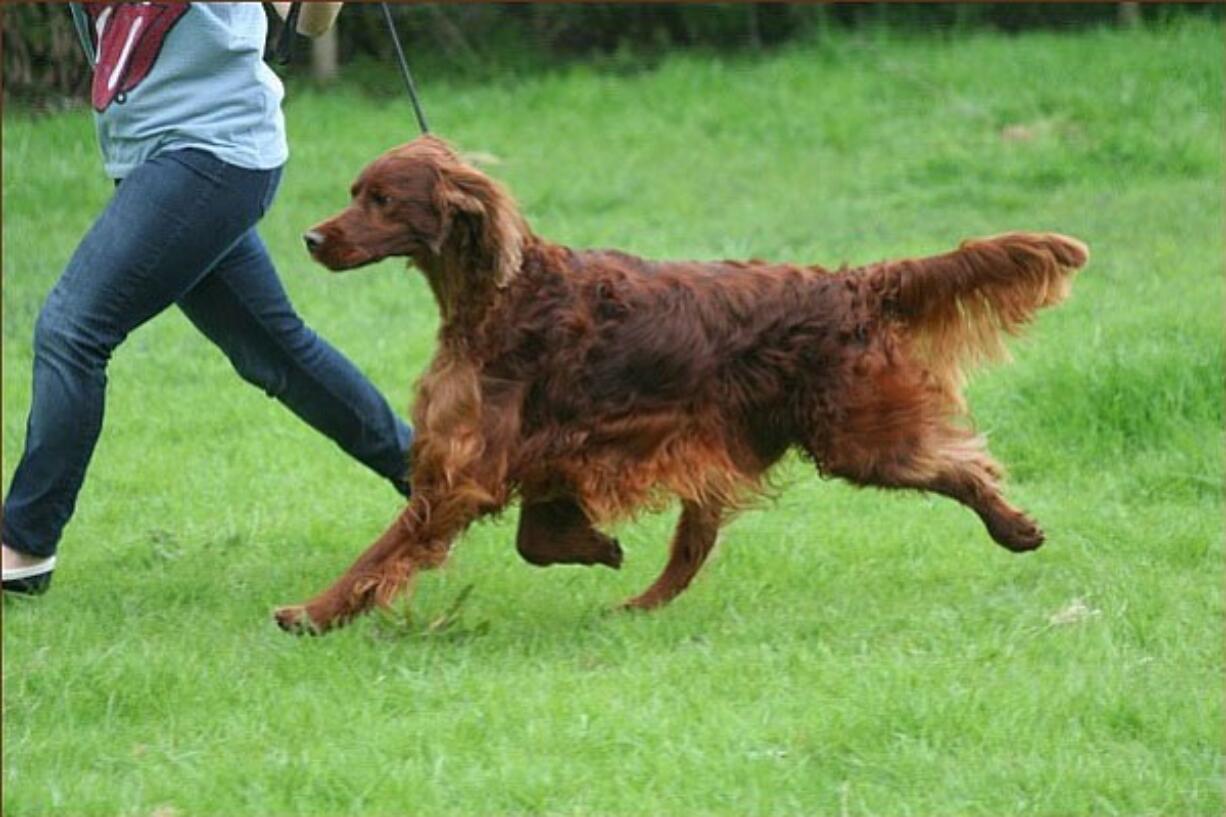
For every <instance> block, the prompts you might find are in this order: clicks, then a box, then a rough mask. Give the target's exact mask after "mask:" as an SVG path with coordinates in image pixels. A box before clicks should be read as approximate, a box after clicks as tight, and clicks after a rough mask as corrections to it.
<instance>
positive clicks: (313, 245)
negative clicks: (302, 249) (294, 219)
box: [302, 230, 324, 255]
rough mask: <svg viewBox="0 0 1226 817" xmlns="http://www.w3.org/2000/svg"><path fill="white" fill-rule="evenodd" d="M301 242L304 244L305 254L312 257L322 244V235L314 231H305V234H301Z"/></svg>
mask: <svg viewBox="0 0 1226 817" xmlns="http://www.w3.org/2000/svg"><path fill="white" fill-rule="evenodd" d="M302 240H303V242H304V243H305V244H306V248H307V252H309V253H311V254H312V255H314V254H315V251H316V250H318V249H319V247H320V245H321V244H323V243H324V237H323V234H322V233H319V232H316V231H315V230H307V231H306V232H305V233H303V234H302Z"/></svg>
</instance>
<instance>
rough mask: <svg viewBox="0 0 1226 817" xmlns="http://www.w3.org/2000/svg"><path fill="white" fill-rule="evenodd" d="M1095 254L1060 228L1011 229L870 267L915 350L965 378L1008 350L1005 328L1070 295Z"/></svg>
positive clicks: (874, 284) (883, 305)
mask: <svg viewBox="0 0 1226 817" xmlns="http://www.w3.org/2000/svg"><path fill="white" fill-rule="evenodd" d="M1089 257H1090V251H1089V249H1088V248H1087V247H1086V245H1085V244H1083V243H1082V242H1080V241H1078V240H1077V239H1075V238H1070V237H1068V236H1064V235H1059V234H1058V233H1006V234H1004V235H998V236H994V237H992V238H980V239H972V240H969V241H964V242H962V245H961V246H960V247H959V248H958V249H957V250H955V251H954V252H951V253H946V254H944V255H936V256H932V257H931V258H921V259H918V260H908V261H891V262H886V263H882V264H876V265H874V266H873V267H872V268H870V269H869V270H866V272H867V273H868V274H869V276H871V278H870V280H871V288H872V289H873V290H874V291H876V292H877V293H879V295H880V298H881V300H880V309H881V310H882V312H883V314H884V315H885V316H886V317H888V318H890V319H893V320H896V321H898V322H899V323H901V324H902V325H903V326H904V327H905V329H906V333H907V334H908V335H909V336H910V337H911V339H912V341H913V348H914V350H915V351H916V352H917V353H918V354H920V355H921V356H922V357H923V358H924V359H925V361H926V362H927V363H928V364H929V365H930V366H931V367H932V368H933V369H934V370H935V371H937V372H939V373H942V374H944V375H945V376H948V377H951V378H953V379H954V380H961V378H962V372H963V370H964V368H965V367H969V366H973V365H975V364H976V363H979V362H981V361H983V360H985V359H993V358H1005V357H1007V351H1006V349H1005V346H1004V339H1005V336H1006V335H1017V334H1019V333H1020V332H1021V330H1022V327H1024V326H1025V325H1026V324H1027V323H1028V322H1029V321H1030V319H1031V318H1032V317H1033V316H1034V313H1035V312H1036V311H1038V310H1039V309H1041V308H1043V307H1045V306H1052V305H1054V304H1058V303H1060V302H1061V301H1062V300H1064V298H1065V297H1066V296H1067V295H1068V292H1069V284H1070V281H1071V279H1072V276H1073V274H1074V273H1075V272H1076V271H1077V270H1078V269H1080V268H1081V267H1083V266H1085V263H1086V261H1088V260H1089Z"/></svg>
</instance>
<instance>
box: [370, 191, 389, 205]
mask: <svg viewBox="0 0 1226 817" xmlns="http://www.w3.org/2000/svg"><path fill="white" fill-rule="evenodd" d="M370 200H371V201H372V202H373V203H374V205H375V207H384V206H386V205H387V203H388V202H389V201H391V199H389V198H388V197H387V196H385V195H383V194H382V193H371V194H370Z"/></svg>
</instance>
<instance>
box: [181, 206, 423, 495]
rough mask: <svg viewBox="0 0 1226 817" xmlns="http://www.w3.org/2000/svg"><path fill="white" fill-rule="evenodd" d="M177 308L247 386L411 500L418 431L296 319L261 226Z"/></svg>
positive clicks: (250, 231)
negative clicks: (255, 388) (410, 459)
mask: <svg viewBox="0 0 1226 817" xmlns="http://www.w3.org/2000/svg"><path fill="white" fill-rule="evenodd" d="M179 307H180V308H181V309H182V310H183V312H184V314H186V315H187V317H188V318H189V319H190V320H191V322H192V323H193V324H195V325H196V327H197V328H198V329H199V330H200V331H201V332H202V333H204V335H205V336H207V337H208V338H209V339H210V340H212V341H213V342H214V343H215V344H217V345H218V346H219V347H220V348H221V350H222V351H223V352H225V354H226V356H227V357H228V358H229V359H230V362H231V363H232V364H233V365H234V368H235V370H237V371H238V373H239V374H240V375H241V376H242V377H243V379H244V380H247V381H248V382H250V383H252V384H254V385H256V386H259V387H260V388H261V389H263V390H264V391H265V392H266V393H267V394H268V395H269V396H270V397H275V398H276V399H278V400H280V401H281V402H282V403H283V404H284V405H285V406H286V407H288V408H289V409H290V410H291V411H293V412H294V413H295V414H296V415H298V416H299V417H301V418H302V419H303V420H304V421H306V422H307V423H309V424H310V425H311V426H313V427H314V428H315V429H317V430H318V431H319V432H321V433H322V434H324V435H326V436H327V437H329V438H331V439H332V440H333V441H334V442H335V443H336V444H337V445H339V446H340V447H341V448H342V449H343V450H344V451H346V452H347V453H348V454H349V455H350V456H352V457H354V458H355V459H356V460H358V461H359V462H361V463H363V464H365V465H366V466H367V467H369V468H370V469H371V470H373V471H375V472H376V473H378V474H380V475H382V476H383V477H385V478H387V479H388V480H390V481H391V482H392V484H393V485H394V486H395V488H396V490H398V491H399V492H400V493H401V494H405V495H407V494H408V490H409V483H408V457H409V444H410V442H411V440H412V432H411V431H410V430H409V427H408V426H407V425H405V423H404V422H402V421H401V420H400V419H399V418H398V417H397V416H396V414H395V413H394V412H393V411H392V409H391V407H390V406H388V404H387V401H386V400H385V399H384V398H383V395H381V394H380V393H379V391H378V390H377V389H375V387H374V386H373V385H372V384H371V382H370V381H369V380H367V379H366V377H365V376H363V375H362V373H361V372H360V371H358V369H357V367H356V366H354V365H353V364H352V363H350V362H349V360H348V359H346V358H345V357H344V356H343V355H341V354H340V353H339V352H337V351H336V349H334V348H333V347H332V346H330V345H329V344H328V343H327V342H325V341H324V340H323V339H321V338H320V337H319V336H318V335H316V334H315V333H314V332H312V331H311V330H310V329H309V328H308V327H307V326H306V325H305V324H304V323H303V322H302V319H301V318H300V317H298V314H297V313H296V312H295V311H294V307H293V306H292V305H291V304H290V301H289V298H288V296H287V295H286V294H285V290H284V288H283V287H282V286H281V281H280V280H279V279H278V278H277V273H276V271H275V270H274V269H273V265H272V260H271V259H270V258H269V257H268V252H267V251H266V250H265V248H264V243H263V241H261V240H260V237H259V235H258V233H257V232H256V230H255V228H252V229H250V230H248V231H247V233H246V234H245V235H244V236H243V237H242V239H240V240H239V242H238V243H237V244H235V245H234V247H233V248H232V249H231V250H230V251H229V252H228V253H226V255H225V256H224V257H223V258H222V259H221V260H220V261H218V262H217V264H216V265H215V266H214V267H213V268H212V269H211V270H209V274H208V275H206V276H205V277H204V278H203V279H201V280H200V282H199V283H198V284H196V286H195V287H193V288H192V289H191V290H190V291H189V292H187V293H186V294H184V295H183V296H182V297H181V298H180V299H179Z"/></svg>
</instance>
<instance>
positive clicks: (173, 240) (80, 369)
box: [0, 150, 279, 586]
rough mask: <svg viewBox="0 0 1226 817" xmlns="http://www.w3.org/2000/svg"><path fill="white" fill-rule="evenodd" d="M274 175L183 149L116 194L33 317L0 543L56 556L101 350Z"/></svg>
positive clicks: (260, 201) (154, 306) (198, 257)
mask: <svg viewBox="0 0 1226 817" xmlns="http://www.w3.org/2000/svg"><path fill="white" fill-rule="evenodd" d="M278 176H279V172H278V171H253V170H243V169H240V168H235V167H231V166H230V165H227V164H225V163H224V162H221V161H220V160H218V159H216V158H214V157H212V156H210V155H208V154H206V153H203V152H201V151H195V150H187V151H175V152H172V153H167V154H162V155H160V156H158V157H155V158H154V159H151V160H150V161H148V162H146V163H145V164H144V165H142V166H141V167H139V168H137V169H136V170H135V171H133V172H132V173H131V174H130V175H129V176H128V177H127V178H126V179H125V180H124V181H123V182H122V183H121V184H120V185H119V187H118V188H117V189H116V191H115V195H114V197H113V198H112V199H111V201H110V202H109V203H108V205H107V207H106V209H105V210H104V211H103V212H102V215H101V216H100V217H99V218H98V220H97V221H96V222H95V223H94V225H93V227H92V228H91V229H90V231H89V232H88V233H87V234H86V236H85V238H84V239H82V241H81V244H80V245H79V246H78V247H77V250H76V252H75V253H74V255H73V257H72V260H71V261H70V262H69V264H68V267H67V269H66V270H65V271H64V273H63V275H62V276H61V277H60V280H59V281H58V282H57V283H56V285H55V287H54V288H53V289H52V291H51V294H50V295H49V296H48V298H47V301H46V303H45V304H44V306H43V308H42V311H41V312H40V314H39V318H38V322H37V325H36V328H35V336H34V374H33V392H32V399H31V405H30V414H29V419H28V420H27V425H26V439H25V451H24V453H23V455H22V458H21V461H20V463H19V464H18V466H17V469H16V471H15V472H14V475H13V481H12V483H11V484H10V486H9V492H8V496H7V497H6V498H5V501H4V519H3V530H2V534H0V535H2V537H3V543H4V545H5V547H6V548H10V549H12V550H13V551H17V552H19V553H24V554H27V555H29V556H37V557H50V556H51V555H53V554H54V553H55V550H56V547H57V545H58V543H59V540H60V536H61V534H62V532H63V528H64V525H65V524H66V523H67V522H68V519H69V517H70V516H71V515H72V511H73V508H74V506H75V503H76V498H77V494H78V492H79V490H80V488H81V484H82V481H83V480H84V477H85V469H86V467H87V465H88V464H89V460H90V456H91V454H92V453H93V450H94V445H95V443H96V442H97V439H98V434H99V433H100V431H101V429H102V416H103V405H104V398H105V391H106V365H107V361H108V360H109V359H110V356H111V352H112V351H113V350H114V349H115V347H117V346H118V345H119V344H120V343H121V342H122V341H123V340H124V338H126V337H127V335H128V334H129V333H130V332H131V331H132V330H134V329H136V328H137V327H138V326H140V325H141V324H143V323H144V322H146V321H147V320H149V319H150V318H151V317H153V316H154V315H156V314H158V313H159V312H161V311H162V310H163V309H165V308H166V307H167V306H169V305H170V304H172V303H174V302H175V300H176V299H178V298H179V297H180V296H181V295H182V294H183V293H184V292H186V291H188V290H190V289H191V288H192V287H193V286H194V285H195V284H196V282H197V281H198V280H199V279H200V277H201V276H203V275H204V274H205V272H206V271H207V270H208V269H209V268H210V267H211V266H212V264H213V263H214V262H215V261H216V260H217V259H218V258H219V257H220V256H222V255H223V254H224V253H225V252H226V251H227V250H228V249H229V248H230V247H231V246H232V245H233V244H234V243H235V242H236V241H237V240H238V239H239V238H241V237H242V236H243V235H244V234H245V233H246V232H247V230H249V229H250V228H251V226H252V225H254V224H255V223H256V222H257V221H258V220H259V218H260V216H261V215H263V213H264V211H265V210H266V209H267V207H268V204H269V202H270V201H271V199H272V195H273V193H274V191H275V188H276V183H277V179H278ZM6 586H7V585H6Z"/></svg>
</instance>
